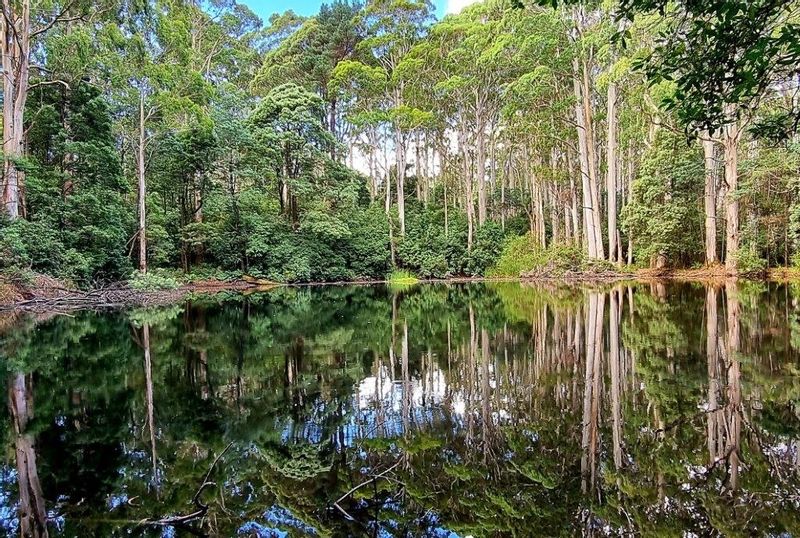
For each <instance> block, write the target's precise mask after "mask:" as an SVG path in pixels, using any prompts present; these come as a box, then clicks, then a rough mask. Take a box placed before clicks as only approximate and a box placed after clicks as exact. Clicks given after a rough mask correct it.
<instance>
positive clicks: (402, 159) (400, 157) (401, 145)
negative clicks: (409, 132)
mask: <svg viewBox="0 0 800 538" xmlns="http://www.w3.org/2000/svg"><path fill="white" fill-rule="evenodd" d="M394 155H395V179H396V183H395V191H397V219H398V221H399V222H400V235H401V236H402V235H405V234H406V194H405V184H406V147H405V142H404V141H403V132H402V131H401V130H400V129H397V131H396V135H395V139H394Z"/></svg>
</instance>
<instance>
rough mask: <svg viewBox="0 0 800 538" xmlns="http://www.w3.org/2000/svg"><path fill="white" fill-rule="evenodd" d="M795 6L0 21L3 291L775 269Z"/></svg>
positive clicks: (391, 3) (227, 5) (46, 1)
mask: <svg viewBox="0 0 800 538" xmlns="http://www.w3.org/2000/svg"><path fill="white" fill-rule="evenodd" d="M798 7H799V6H798V3H797V2H787V1H781V0H753V1H746V0H702V1H684V0H677V1H674V2H667V1H666V0H621V1H620V2H602V3H601V2H591V1H585V2H575V1H564V2H542V3H541V4H540V3H529V2H527V1H526V2H520V1H519V0H486V1H484V2H481V3H477V4H473V5H471V6H469V7H467V8H465V9H464V10H463V11H461V12H460V13H458V14H454V15H448V16H446V17H445V18H444V19H443V20H441V21H436V20H435V17H434V15H433V6H432V4H431V3H430V2H428V1H427V0H369V1H367V2H366V3H365V4H362V3H359V2H357V1H356V2H350V1H349V0H336V1H335V2H334V3H332V4H330V5H322V7H321V8H320V10H319V13H318V14H317V15H316V16H313V17H301V16H298V15H296V14H294V13H293V12H291V11H289V12H286V13H283V14H276V15H274V16H272V17H271V18H270V20H269V21H261V20H260V19H259V18H258V17H256V16H255V15H254V14H253V13H252V12H251V11H250V10H249V9H248V8H247V7H246V6H244V5H241V4H238V3H236V2H235V1H234V0H208V1H204V2H200V1H196V0H3V2H2V17H0V47H2V73H3V89H2V92H3V93H2V96H3V119H2V121H3V148H2V152H3V169H2V191H3V204H4V211H3V212H2V213H3V216H2V217H0V270H2V271H4V272H6V273H15V272H16V273H20V272H21V273H24V272H26V271H28V272H30V271H35V272H40V273H46V274H50V275H53V276H56V277H58V278H60V279H63V280H65V281H69V282H72V283H75V284H77V285H80V286H84V287H87V286H92V285H96V284H98V283H102V282H108V281H115V280H124V279H128V278H130V277H131V275H133V274H135V272H136V271H139V272H141V273H144V272H146V271H148V270H151V272H153V271H152V270H153V269H159V270H168V269H169V270H177V271H181V272H185V273H190V272H191V273H195V274H205V275H214V276H219V275H223V276H224V275H236V274H242V273H248V274H251V275H255V276H259V277H263V278H269V279H273V280H279V281H332V280H352V279H370V278H383V277H385V276H386V275H387V274H389V273H390V272H392V271H393V270H403V271H407V272H409V273H413V274H415V275H417V276H421V277H433V278H441V277H449V276H473V275H474V276H477V275H508V276H518V275H519V274H520V273H521V272H524V271H529V270H531V269H534V268H535V266H536V265H537V264H544V263H553V260H554V259H555V260H559V262H560V261H562V260H567V262H566V263H567V264H569V265H574V266H577V267H578V268H580V267H582V266H585V265H586V264H599V263H602V264H603V265H604V266H608V267H611V265H610V264H617V265H620V266H623V265H625V266H636V267H648V266H649V267H657V268H661V267H693V266H703V265H709V266H713V265H718V264H724V267H725V268H726V270H727V271H729V272H731V273H736V272H751V271H759V270H763V269H764V268H766V267H770V266H779V265H792V264H794V263H796V261H797V258H798V256H797V254H798V253H800V235H798V234H800V181H798V180H800V174H799V172H800V169H799V168H800V145H798V142H799V141H800V140H799V139H798V138H797V136H796V127H797V123H798V119H800V114H798V104H799V103H798V95H797V92H798V65H800V27H798V22H800V11H799V10H798ZM600 260H603V262H600ZM155 273H156V274H158V271H156V272H155Z"/></svg>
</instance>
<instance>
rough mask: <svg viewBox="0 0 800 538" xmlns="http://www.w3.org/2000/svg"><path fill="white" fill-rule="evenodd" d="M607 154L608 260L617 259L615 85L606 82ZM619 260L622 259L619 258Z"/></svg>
mask: <svg viewBox="0 0 800 538" xmlns="http://www.w3.org/2000/svg"><path fill="white" fill-rule="evenodd" d="M606 121H607V122H608V139H607V143H608V150H607V152H608V154H607V155H606V162H607V165H608V175H607V177H606V191H607V192H608V261H610V262H612V263H613V262H615V261H617V260H616V259H615V258H616V253H617V85H616V83H614V82H610V83H609V84H608V118H607V119H606ZM619 261H620V262H621V261H622V260H619Z"/></svg>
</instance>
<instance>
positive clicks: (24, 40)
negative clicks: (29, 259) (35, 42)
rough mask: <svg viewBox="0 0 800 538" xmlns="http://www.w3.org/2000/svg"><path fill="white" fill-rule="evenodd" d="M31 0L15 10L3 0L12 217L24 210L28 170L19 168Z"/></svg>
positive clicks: (1, 45)
mask: <svg viewBox="0 0 800 538" xmlns="http://www.w3.org/2000/svg"><path fill="white" fill-rule="evenodd" d="M30 39H31V28H30V0H22V2H21V3H20V5H19V12H18V13H15V12H14V11H13V7H12V6H11V4H10V2H6V1H5V0H4V1H3V2H2V16H0V56H2V70H3V176H2V186H3V189H2V191H3V207H4V209H5V212H6V214H7V215H8V217H9V218H10V219H12V220H13V219H16V218H18V217H19V216H20V214H21V212H22V209H23V208H22V207H21V206H22V200H23V196H22V190H23V187H24V183H25V174H24V172H23V171H22V170H20V169H19V168H17V161H18V160H19V159H21V158H22V157H24V155H25V147H24V143H23V141H24V130H25V126H24V124H23V113H24V111H25V102H26V100H27V98H28V79H29V71H28V68H29V64H30V46H31V45H30Z"/></svg>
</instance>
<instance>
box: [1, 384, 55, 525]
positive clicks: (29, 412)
mask: <svg viewBox="0 0 800 538" xmlns="http://www.w3.org/2000/svg"><path fill="white" fill-rule="evenodd" d="M32 385H33V380H32V378H31V376H30V375H26V374H22V373H17V374H15V375H13V376H12V377H11V378H10V379H9V383H8V408H9V411H10V413H11V419H12V425H13V434H14V456H15V459H16V464H17V483H18V485H19V508H18V513H19V529H20V533H21V535H22V536H24V537H35V538H39V537H46V536H48V531H47V511H46V509H45V501H44V494H43V493H42V486H41V483H40V482H39V470H38V467H37V465H36V440H35V438H34V435H33V433H31V432H30V431H29V426H30V422H31V421H32V420H33V386H32Z"/></svg>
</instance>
